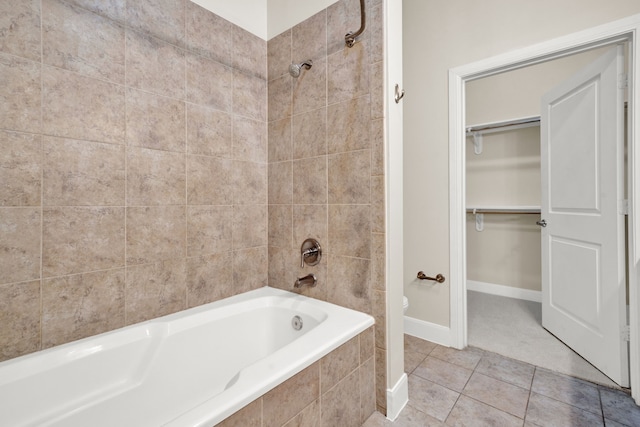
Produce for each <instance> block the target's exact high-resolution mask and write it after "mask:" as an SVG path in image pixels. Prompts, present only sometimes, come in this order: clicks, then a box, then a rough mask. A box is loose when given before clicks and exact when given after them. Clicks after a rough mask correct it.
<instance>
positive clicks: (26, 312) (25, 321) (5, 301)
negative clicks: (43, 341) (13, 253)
mask: <svg viewBox="0 0 640 427" xmlns="http://www.w3.org/2000/svg"><path fill="white" fill-rule="evenodd" d="M3 270H4V268H3ZM0 325H2V328H0V361H4V360H7V359H11V358H14V357H18V356H22V355H23V354H27V353H31V352H34V351H37V350H40V281H39V280H37V281H34V282H26V283H15V284H12V285H3V286H0Z"/></svg>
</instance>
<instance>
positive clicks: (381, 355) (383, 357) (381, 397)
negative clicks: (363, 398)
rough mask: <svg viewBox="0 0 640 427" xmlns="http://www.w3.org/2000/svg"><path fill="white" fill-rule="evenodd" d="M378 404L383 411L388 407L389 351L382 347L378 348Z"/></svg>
mask: <svg viewBox="0 0 640 427" xmlns="http://www.w3.org/2000/svg"><path fill="white" fill-rule="evenodd" d="M375 359H376V406H377V407H378V410H379V411H380V410H381V412H382V413H385V412H386V408H387V373H386V372H387V371H386V368H387V353H386V351H385V350H384V349H382V348H376V357H375Z"/></svg>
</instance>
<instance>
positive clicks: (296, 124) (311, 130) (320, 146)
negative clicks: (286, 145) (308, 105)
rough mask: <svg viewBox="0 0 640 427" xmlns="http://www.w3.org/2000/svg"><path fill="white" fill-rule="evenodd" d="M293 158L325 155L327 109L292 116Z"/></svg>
mask: <svg viewBox="0 0 640 427" xmlns="http://www.w3.org/2000/svg"><path fill="white" fill-rule="evenodd" d="M292 134H293V158H294V159H303V158H306V157H315V156H322V155H325V154H327V109H326V108H320V109H318V110H313V111H309V112H308V113H303V114H297V115H295V116H293V128H292Z"/></svg>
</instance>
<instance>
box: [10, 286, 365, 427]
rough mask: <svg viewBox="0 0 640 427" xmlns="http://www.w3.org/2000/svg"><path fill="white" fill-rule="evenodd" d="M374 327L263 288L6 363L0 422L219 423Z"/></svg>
mask: <svg viewBox="0 0 640 427" xmlns="http://www.w3.org/2000/svg"><path fill="white" fill-rule="evenodd" d="M295 315H297V316H300V317H301V318H302V321H303V327H302V329H301V330H299V331H296V330H295V329H294V328H293V327H292V324H291V323H292V322H291V321H292V318H293V317H294V316H295ZM371 325H373V318H372V317H371V316H369V315H366V314H364V313H360V312H357V311H353V310H348V309H345V308H342V307H339V306H336V305H333V304H329V303H326V302H323V301H318V300H314V299H310V298H306V297H303V296H300V295H297V294H293V293H290V292H286V291H281V290H278V289H274V288H268V287H265V288H261V289H258V290H255V291H251V292H247V293H245V294H241V295H236V296H234V297H231V298H227V299H224V300H221V301H217V302H214V303H211V304H207V305H204V306H200V307H196V308H193V309H190V310H186V311H183V312H180V313H175V314H172V315H169V316H165V317H161V318H158V319H154V320H151V321H148V322H144V323H140V324H137V325H132V326H129V327H126V328H122V329H118V330H115V331H111V332H107V333H104V334H101V335H97V336H94V337H90V338H86V339H83V340H79V341H75V342H72V343H69V344H65V345H61V346H58V347H54V348H51V349H48V350H44V351H40V352H37V353H33V354H30V355H26V356H22V357H19V358H16V359H13V360H9V361H6V362H2V363H0V407H1V409H0V425H1V426H12V427H21V426H65V427H73V426H82V427H86V426H92V427H98V426H109V427H113V426H136V427H142V426H153V427H157V426H171V427H178V426H180V427H182V426H189V427H193V426H212V425H215V424H216V423H218V422H220V421H222V420H223V419H225V418H226V417H228V416H229V415H231V414H233V413H234V412H235V411H237V410H238V409H240V408H242V407H243V406H245V405H246V404H248V403H250V402H251V401H253V400H255V399H256V398H258V397H260V396H261V395H263V394H264V393H265V392H267V391H269V390H270V389H272V388H273V387H275V386H276V385H278V384H280V383H281V382H283V381H285V380H286V379H288V378H290V377H291V376H293V375H294V374H296V373H297V372H299V371H301V370H302V369H304V368H305V367H307V366H309V365H310V364H312V363H313V362H315V361H317V360H319V359H320V358H321V357H323V356H325V355H326V354H328V353H329V352H331V351H332V350H334V349H335V348H337V347H338V346H340V345H341V344H343V343H345V342H346V341H348V340H349V339H350V338H352V337H354V336H356V335H357V334H359V333H360V332H363V331H364V330H365V329H367V328H368V327H370V326H371Z"/></svg>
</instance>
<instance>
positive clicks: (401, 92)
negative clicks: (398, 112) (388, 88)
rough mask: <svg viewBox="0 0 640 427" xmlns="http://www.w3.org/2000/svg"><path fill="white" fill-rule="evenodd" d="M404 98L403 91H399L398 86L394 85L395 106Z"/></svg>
mask: <svg viewBox="0 0 640 427" xmlns="http://www.w3.org/2000/svg"><path fill="white" fill-rule="evenodd" d="M403 97H404V89H402V90H400V85H398V83H396V95H395V97H394V99H395V100H396V104H398V103H400V100H401V99H402V98H403Z"/></svg>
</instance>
